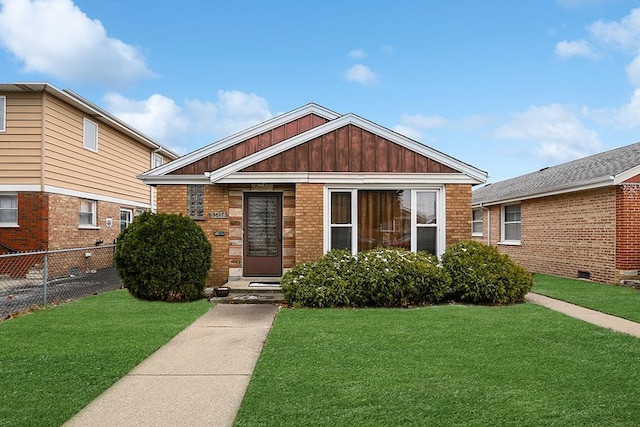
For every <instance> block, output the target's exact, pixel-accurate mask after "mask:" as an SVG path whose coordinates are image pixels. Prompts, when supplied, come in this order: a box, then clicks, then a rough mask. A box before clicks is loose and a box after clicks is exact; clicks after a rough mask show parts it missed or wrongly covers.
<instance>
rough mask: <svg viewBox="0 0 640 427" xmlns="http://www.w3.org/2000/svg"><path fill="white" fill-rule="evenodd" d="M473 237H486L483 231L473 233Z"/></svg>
mask: <svg viewBox="0 0 640 427" xmlns="http://www.w3.org/2000/svg"><path fill="white" fill-rule="evenodd" d="M471 237H484V234H482V233H471Z"/></svg>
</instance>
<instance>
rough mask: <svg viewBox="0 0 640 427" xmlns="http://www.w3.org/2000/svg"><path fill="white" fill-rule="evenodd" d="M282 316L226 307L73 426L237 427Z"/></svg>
mask: <svg viewBox="0 0 640 427" xmlns="http://www.w3.org/2000/svg"><path fill="white" fill-rule="evenodd" d="M277 311H278V307H277V306H275V305H267V304H257V305H254V304H251V305H249V304H247V305H244V304H218V305H216V306H214V307H213V308H212V309H211V310H209V311H208V312H207V313H206V314H205V315H203V316H202V317H200V318H199V319H198V320H196V321H195V322H194V323H193V324H192V325H190V326H188V327H187V328H186V329H185V330H183V331H182V332H181V333H180V334H178V335H176V336H175V337H174V338H173V339H172V340H171V341H169V342H168V343H167V344H166V345H165V346H163V347H161V348H160V349H159V350H158V351H156V352H155V353H153V354H152V355H151V356H150V357H149V358H148V359H146V360H145V361H143V362H142V363H141V364H140V365H138V366H137V367H136V368H135V369H133V370H132V371H131V372H130V373H128V374H127V375H126V376H124V377H123V378H122V379H120V380H119V381H118V382H116V383H115V384H114V385H113V386H111V387H110V388H109V389H108V390H107V391H105V392H104V393H103V394H102V395H101V396H99V397H98V398H97V399H96V400H95V401H93V402H92V403H90V404H89V405H88V406H87V407H85V408H84V409H83V410H82V411H80V412H79V413H78V414H77V415H76V416H75V417H73V418H72V419H71V420H69V421H68V422H67V423H66V424H64V425H65V426H68V427H71V426H74V427H76V426H92V427H98V426H110V427H111V426H132V427H133V426H136V427H141V426H231V425H232V424H233V420H234V418H235V416H236V413H237V412H238V409H239V407H240V403H241V402H242V398H243V397H244V393H245V391H246V388H247V385H248V384H249V380H250V379H251V375H252V374H253V368H254V367H255V364H256V361H257V360H258V356H259V355H260V352H261V351H262V346H263V344H264V341H265V339H266V337H267V334H268V333H269V331H270V329H271V325H272V324H273V320H274V318H275V316H276V313H277Z"/></svg>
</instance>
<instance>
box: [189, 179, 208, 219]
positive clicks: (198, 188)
mask: <svg viewBox="0 0 640 427" xmlns="http://www.w3.org/2000/svg"><path fill="white" fill-rule="evenodd" d="M187 216H189V218H193V219H204V184H189V185H187Z"/></svg>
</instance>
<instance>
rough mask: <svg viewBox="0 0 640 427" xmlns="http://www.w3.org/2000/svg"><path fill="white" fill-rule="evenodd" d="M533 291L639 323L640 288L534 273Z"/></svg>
mask: <svg viewBox="0 0 640 427" xmlns="http://www.w3.org/2000/svg"><path fill="white" fill-rule="evenodd" d="M532 292H535V293H538V294H541V295H546V296H548V297H551V298H556V299H559V300H562V301H566V302H570V303H572V304H576V305H579V306H582V307H586V308H590V309H593V310H597V311H601V312H603V313H607V314H611V315H614V316H618V317H622V318H624V319H628V320H633V321H634V322H640V290H637V289H633V288H630V287H625V286H613V285H602V284H599V283H594V282H588V281H584V280H576V279H567V278H564V277H558V276H548V275H544V274H536V275H535V283H534V286H533V289H532Z"/></svg>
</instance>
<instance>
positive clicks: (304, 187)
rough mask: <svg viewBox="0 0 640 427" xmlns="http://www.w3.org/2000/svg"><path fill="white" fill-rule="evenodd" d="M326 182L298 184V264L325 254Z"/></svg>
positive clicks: (296, 207) (296, 203) (296, 219)
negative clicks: (324, 212)
mask: <svg viewBox="0 0 640 427" xmlns="http://www.w3.org/2000/svg"><path fill="white" fill-rule="evenodd" d="M323 209H324V184H306V183H299V184H296V200H295V211H296V212H295V237H296V243H295V245H296V264H300V263H303V262H309V261H317V260H318V259H320V257H322V255H323V249H324V248H323V247H324V244H323V242H324V232H323Z"/></svg>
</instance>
